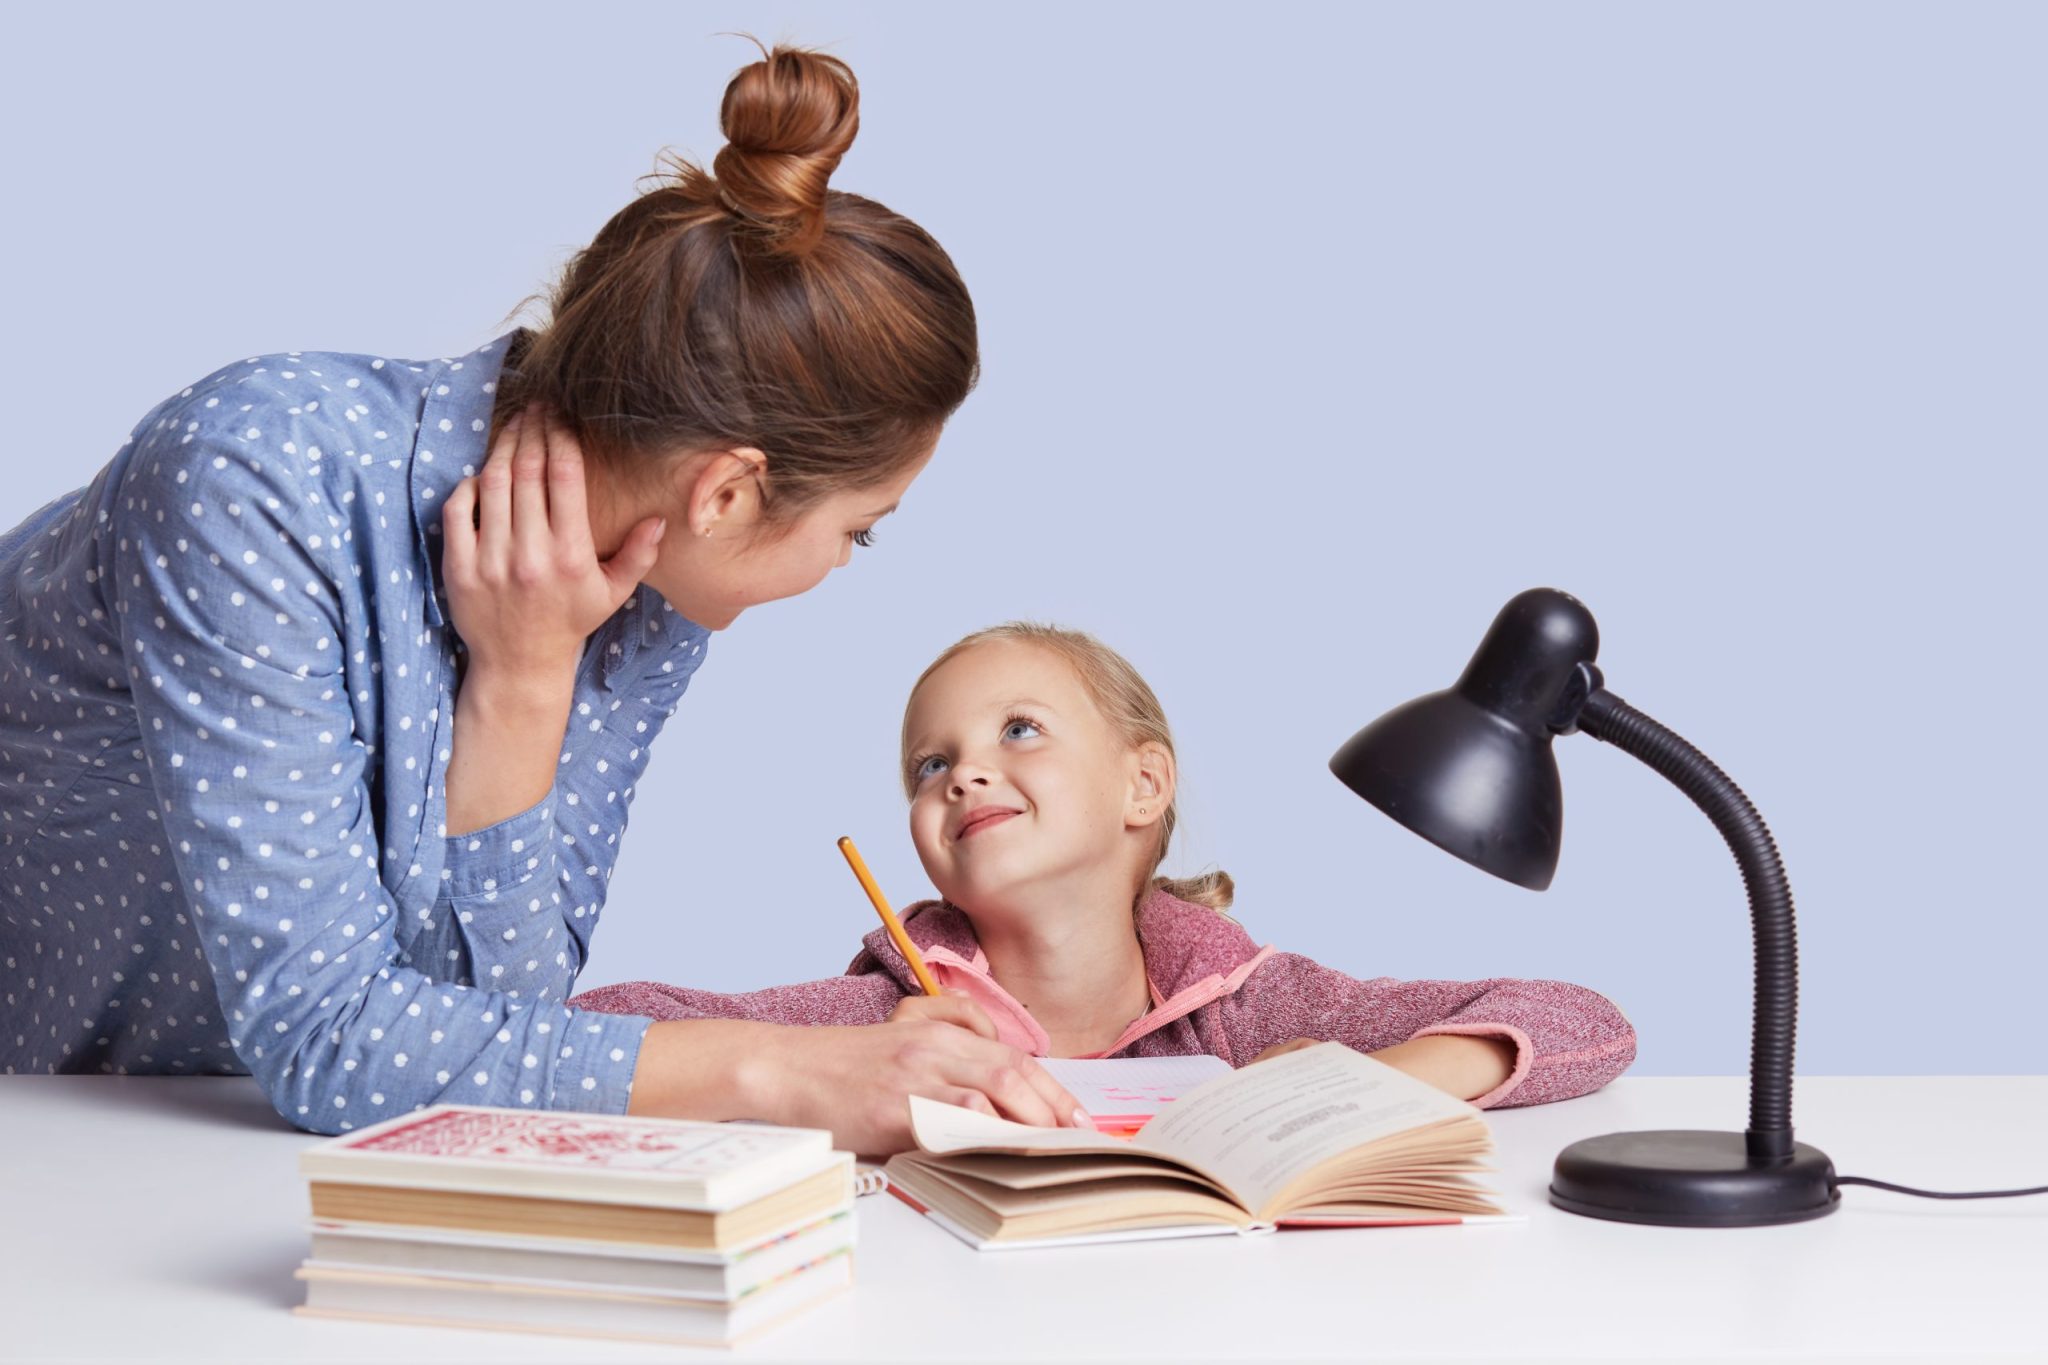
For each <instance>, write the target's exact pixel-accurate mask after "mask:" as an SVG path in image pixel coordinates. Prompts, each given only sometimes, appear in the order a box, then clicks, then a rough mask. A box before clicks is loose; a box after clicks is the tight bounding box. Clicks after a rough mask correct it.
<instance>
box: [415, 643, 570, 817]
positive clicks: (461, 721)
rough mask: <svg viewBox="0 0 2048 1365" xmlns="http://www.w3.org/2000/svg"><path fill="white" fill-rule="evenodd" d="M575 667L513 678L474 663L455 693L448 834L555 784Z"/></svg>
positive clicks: (529, 801) (520, 806) (518, 806)
mask: <svg viewBox="0 0 2048 1365" xmlns="http://www.w3.org/2000/svg"><path fill="white" fill-rule="evenodd" d="M575 691H576V673H575V670H574V669H573V668H570V669H564V670H562V671H561V672H560V673H559V674H558V675H556V676H553V677H548V678H533V677H510V676H505V675H501V674H497V673H493V672H490V671H489V670H488V669H483V668H472V669H470V670H469V673H468V674H467V676H465V677H464V678H463V680H462V685H461V689H460V690H459V691H458V692H457V693H456V696H455V741H454V748H453V751H452V752H451V753H450V755H449V758H448V776H447V783H446V784H447V789H448V790H447V803H448V817H447V818H448V835H449V837H450V838H453V837H454V836H456V835H458V834H468V833H470V832H472V831H474V830H479V829H483V828H485V827H486V826H489V825H494V824H496V823H498V822H499V821H500V820H503V819H506V818H507V817H509V816H513V815H517V814H519V812H521V811H523V810H525V809H527V808H528V807H529V806H532V805H534V804H535V803H537V802H538V801H539V800H540V799H541V798H542V797H544V796H546V795H547V794H548V792H549V790H550V789H551V788H553V786H554V784H555V766H556V764H557V763H558V762H559V761H560V759H561V755H562V733H563V730H564V728H565V727H566V726H567V725H568V722H569V703H570V700H571V699H572V698H573V697H574V696H575Z"/></svg>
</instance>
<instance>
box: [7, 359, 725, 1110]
mask: <svg viewBox="0 0 2048 1365" xmlns="http://www.w3.org/2000/svg"><path fill="white" fill-rule="evenodd" d="M509 340H510V338H509V337H500V338H499V339H497V340H496V341H494V342H492V343H490V344H489V345H487V346H484V347H482V348H480V349H478V350H477V351H475V352H472V353H470V354H469V355H466V356H463V357H460V358H457V359H453V360H439V361H431V362H416V361H404V360H386V359H377V358H372V357H368V356H353V355H336V354H328V353H316V352H305V353H299V352H293V353H290V354H286V355H271V356H258V357H253V358H251V359H249V360H246V361H242V362H240V363H238V364H235V365H230V366H228V367H226V368H224V369H222V370H220V371H218V372H216V373H215V374H213V375H211V376H208V377H207V378H206V379H204V380H201V381H200V382H199V383H197V384H195V385H193V386H192V387H190V388H188V389H185V390H183V391H182V392H180V393H178V394H176V395H174V396H173V397H171V398H169V399H166V400H165V401H164V402H163V403H161V404H159V405H158V406H157V407H156V408H155V409H154V410H153V411H151V412H150V413H149V414H148V415H147V416H145V417H144V418H143V420H142V422H141V424H140V425H138V426H137V427H136V429H135V431H134V433H133V435H132V436H131V438H130V440H129V441H128V443H127V444H125V445H124V446H123V447H122V448H121V450H120V451H119V452H118V453H117V454H116V455H115V457H114V459H113V461H112V462H111V463H110V464H109V465H108V466H107V467H106V468H105V469H104V470H102V471H101V472H100V474H99V476H98V477H97V478H96V479H94V480H93V482H92V483H91V484H89V485H88V486H87V487H85V488H83V489H80V490H78V491H77V492H74V493H71V494H68V495H66V496H65V497H62V498H59V499H57V500H56V501H55V502H53V503H51V504H50V505H49V506H47V507H44V508H43V509H41V510H40V511H38V512H36V513H35V514H34V515H32V516H30V517H29V518H28V520H27V521H25V522H23V523H22V524H21V525H20V526H18V527H15V528H14V529H13V530H11V531H8V532H7V533H6V534H5V535H4V536H0V965H4V967H5V974H4V976H0V1069H4V1070H5V1071H6V1072H8V1073H14V1072H19V1071H67V1072H75V1071H102V1072H116V1073H131V1072H160V1073H161V1072H167V1073H173V1074H177V1073H184V1074H196V1073H201V1072H211V1073H240V1072H243V1071H247V1072H250V1073H252V1074H254V1075H255V1076H256V1077H257V1078H258V1079H259V1080H260V1081H261V1082H262V1084H263V1086H264V1088H265V1090H266V1092H267V1093H268V1094H269V1096H270V1098H271V1101H272V1103H274V1104H275V1105H276V1106H277V1108H278V1112H279V1113H281V1114H282V1115H284V1117H286V1118H287V1119H289V1120H290V1121H292V1122H293V1123H295V1124H297V1125H298V1126H300V1127H301V1128H305V1129H307V1130H309V1131H313V1132H322V1133H334V1132H342V1131H346V1130H348V1129H350V1128H353V1127H357V1126H360V1125H362V1124H366V1123H371V1122H375V1121H376V1120H378V1119H380V1118H384V1117H388V1116H389V1115H391V1114H394V1113H398V1112H402V1111H404V1110H405V1109H407V1108H417V1107H419V1106H422V1105H425V1104H428V1103H432V1102H434V1101H436V1100H444V1099H445V1100H458V1101H464V1102H469V1103H478V1104H501V1105H513V1106H518V1105H528V1106H533V1107H540V1108H557V1109H584V1110H602V1111H609V1112H614V1113H617V1112H623V1111H624V1109H625V1108H626V1103H627V1099H628V1097H629V1093H630V1086H631V1080H632V1073H633V1066H634V1063H635V1062H636V1060H637V1057H638V1052H639V1043H640V1037H641V1035H642V1033H644V1031H645V1029H646V1027H647V1024H648V1020H646V1019H644V1018H634V1017H630V1016H621V1015H608V1014H597V1013H588V1012H585V1011H582V1010H572V1009H568V1008H566V1007H565V1006H564V1004H563V1003H562V1002H563V1001H565V1000H566V999H567V997H568V996H569V994H570V993H571V990H572V988H573V985H574V982H575V978H576V974H577V972H578V971H579V970H580V969H581V967H582V965H583V962H584V958H585V955H586V954H587V953H588V951H589V946H590V938H591V934H592V932H593V931H594V930H595V928H596V924H597V917H598V912H599V911H600V910H601V909H602V908H603V905H604V899H605V889H606V886H607V885H608V883H609V881H610V878H611V875H612V870H613V865H614V862H615V859H616V856H617V852H618V842H619V838H620V836H621V835H622V834H623V833H624V830H625V826H626V812H627V809H628V807H629V806H630V805H631V803H632V799H633V791H634V786H633V784H634V782H635V781H636V780H637V778H638V777H639V774H640V772H641V771H642V769H643V768H644V767H645V766H646V762H647V754H648V746H649V745H650V744H651V743H652V742H653V740H654V738H655V736H656V735H657V734H658V733H659V732H660V730H661V728H662V725H663V723H664V722H665V721H666V720H667V718H668V717H669V716H670V715H672V714H673V713H674V710H675V707H676V704H677V702H678V700H679V699H680V697H681V695H682V693H683V690H684V688H685V687H686V686H687V685H688V681H689V678H690V676H691V674H692V673H693V672H694V671H695V669H696V668H697V666H698V664H700V663H701V662H702V659H703V652H704V648H705V644H706V641H707V639H708V632H706V631H705V630H704V628H703V627H701V626H698V625H696V624H695V623H693V622H690V621H688V620H686V619H684V618H683V617H681V616H680V615H678V614H676V613H675V612H674V611H673V610H671V609H670V608H669V607H668V605H667V604H666V603H665V602H663V600H662V599H661V598H660V596H659V595H657V594H656V593H654V592H653V591H652V590H651V589H648V588H645V587H643V588H641V589H640V590H639V591H638V592H637V593H636V594H635V595H634V596H633V597H632V598H631V599H629V600H628V602H627V605H626V606H625V607H623V608H621V610H620V611H619V612H618V613H616V614H615V615H614V616H613V617H612V618H611V620H609V621H607V622H606V623H605V625H604V627H602V628H601V629H600V630H599V631H598V632H597V633H596V634H594V635H593V636H592V638H591V641H590V643H589V645H588V646H587V648H586V650H585V654H584V659H583V664H582V667H581V669H580V671H579V674H578V677H577V684H576V700H575V703H574V707H573V714H572V718H571V722H570V725H569V727H568V732H567V735H566V736H565V739H564V742H563V749H562V756H561V761H560V763H559V765H558V766H557V769H556V780H555V786H554V789H553V790H552V791H551V792H550V793H549V794H548V795H547V796H546V797H545V798H543V799H542V800H541V801H540V802H538V803H536V804H535V805H534V806H533V807H532V808H531V809H529V810H527V811H523V812H521V813H519V814H517V815H514V816H512V817H511V818H510V819H508V820H505V821H502V822H500V823H499V824H496V825H493V826H491V827H490V828H488V829H484V830H478V831H475V832H473V833H470V834H465V835H461V836H458V837H456V838H452V839H451V838H447V837H446V833H445V824H444V810H445V804H444V803H445V796H444V793H443V791H442V782H443V779H444V776H445V774H446V771H447V764H448V756H449V747H448V746H449V744H450V733H451V730H452V723H453V713H454V705H453V700H454V694H453V690H452V684H453V679H454V677H455V668H454V665H455V660H456V651H457V650H458V649H459V648H460V642H459V641H458V640H457V639H456V638H455V637H454V633H453V631H452V629H451V628H450V627H449V626H448V624H447V617H446V596H445V594H444V593H443V592H442V591H441V588H440V585H439V581H438V575H439V559H440V554H439V532H440V510H439V509H440V502H441V500H442V499H444V498H445V497H446V495H447V493H448V492H449V490H450V489H452V488H453V487H454V485H455V484H456V482H457V481H459V480H460V479H462V478H463V477H465V475H466V474H467V473H470V472H474V469H475V468H476V467H477V466H478V465H479V464H480V463H481V461H482V458H483V452H484V439H485V430H486V427H487V425H488V419H489V416H490V411H491V404H492V401H493V395H494V393H495V391H496V387H497V386H496V379H497V375H498V372H499V369H500V367H501V365H502V363H503V356H504V351H505V345H506V343H507V342H508V341H509Z"/></svg>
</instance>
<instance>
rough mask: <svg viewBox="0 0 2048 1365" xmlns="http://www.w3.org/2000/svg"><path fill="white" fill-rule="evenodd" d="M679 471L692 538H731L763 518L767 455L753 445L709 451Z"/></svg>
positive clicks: (685, 523) (686, 520)
mask: <svg viewBox="0 0 2048 1365" xmlns="http://www.w3.org/2000/svg"><path fill="white" fill-rule="evenodd" d="M677 472H678V482H679V483H680V484H681V485H682V487H681V489H680V490H679V491H680V492H681V493H682V495H683V507H684V528H685V530H686V531H687V532H688V534H689V535H691V536H692V537H695V538H697V539H702V538H704V537H706V536H709V537H711V538H712V539H714V540H715V539H718V538H720V537H721V536H726V537H729V536H730V535H731V534H732V533H733V532H734V531H736V530H740V529H742V528H747V527H751V526H753V524H754V523H755V522H757V521H759V520H760V519H761V511H762V507H763V505H764V504H763V502H762V498H763V494H764V491H765V490H764V487H763V480H764V478H765V477H766V475H767V472H768V457H767V455H765V454H763V453H762V452H761V451H759V450H756V449H755V448H754V447H752V446H735V447H734V448H733V449H731V450H713V451H709V452H707V453H706V454H705V456H704V457H703V458H702V459H700V460H697V461H693V462H691V463H690V464H686V465H684V466H683V467H682V468H681V469H680V470H678V471H677Z"/></svg>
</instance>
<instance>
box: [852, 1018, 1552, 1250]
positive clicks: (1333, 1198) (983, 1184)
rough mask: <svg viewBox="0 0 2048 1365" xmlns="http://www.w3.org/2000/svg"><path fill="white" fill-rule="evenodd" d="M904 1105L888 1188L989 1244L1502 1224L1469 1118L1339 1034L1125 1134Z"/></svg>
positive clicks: (1483, 1138) (1468, 1109)
mask: <svg viewBox="0 0 2048 1365" xmlns="http://www.w3.org/2000/svg"><path fill="white" fill-rule="evenodd" d="M910 1114H911V1130H912V1132H913V1134H914V1136H915V1137H916V1139H917V1145H918V1148H919V1149H920V1150H918V1151H915V1152H903V1153H900V1154H898V1155H896V1156H894V1157H891V1158H890V1159H889V1163H888V1165H887V1167H886V1168H885V1169H886V1170H887V1172H888V1175H889V1183H890V1186H891V1188H892V1190H894V1191H895V1192H896V1193H898V1194H899V1195H901V1196H902V1197H903V1198H904V1200H905V1202H906V1203H909V1204H911V1205H912V1206H913V1207H915V1208H917V1209H919V1210H920V1211H921V1212H924V1213H926V1214H928V1215H930V1216H931V1217H932V1218H933V1219H934V1221H936V1222H938V1223H940V1224H941V1225H942V1226H944V1227H946V1229H947V1230H948V1231H949V1232H952V1233H954V1234H955V1235H956V1236H958V1237H960V1238H961V1239H962V1240H964V1241H966V1242H968V1243H969V1244H971V1245H973V1246H976V1247H980V1248H982V1249H984V1250H995V1249H1001V1248H1004V1247H1010V1246H1027V1245H1029V1246H1046V1245H1064V1244H1071V1243H1075V1242H1094V1241H1121V1240H1125V1239H1129V1238H1138V1237H1176V1236H1188V1235H1193V1234H1197V1233H1204V1232H1266V1231H1271V1230H1272V1229H1274V1228H1275V1227H1284V1226H1344V1227H1357V1226H1372V1225H1391V1224H1408V1223H1461V1222H1474V1221H1488V1222H1494V1221H1505V1220H1507V1219H1508V1218H1509V1215H1504V1214H1502V1213H1501V1211H1500V1209H1499V1208H1497V1207H1496V1206H1495V1205H1494V1204H1493V1203H1492V1202H1491V1200H1490V1199H1489V1198H1488V1192H1487V1191H1485V1190H1484V1189H1482V1188H1480V1186H1479V1185H1478V1184H1477V1183H1476V1182H1475V1181H1474V1180H1473V1178H1472V1177H1473V1175H1474V1174H1475V1173H1476V1172H1480V1171H1485V1170H1488V1169H1491V1168H1489V1167H1487V1166H1484V1165H1481V1164H1480V1158H1482V1157H1484V1156H1485V1155H1487V1154H1488V1153H1489V1152H1490V1151H1491V1149H1492V1135H1491V1134H1490V1133H1489V1132H1488V1130H1487V1127H1486V1123H1485V1120H1483V1119H1482V1118H1481V1117H1480V1112H1479V1110H1477V1109H1474V1108H1473V1107H1472V1106H1471V1105H1469V1104H1467V1103H1465V1102H1464V1101H1463V1100H1460V1099H1456V1098H1454V1097H1453V1096H1451V1095H1448V1094H1446V1093H1444V1092H1443V1091H1441V1090H1438V1089H1437V1088H1436V1087H1435V1086H1433V1085H1430V1084H1428V1083H1427V1082H1424V1081H1419V1080H1417V1079H1415V1078H1414V1077H1412V1076H1409V1075H1408V1074H1406V1073H1405V1072H1402V1071H1399V1070H1397V1069H1395V1068H1394V1067H1391V1066H1388V1065H1387V1064H1386V1063H1384V1062H1380V1061H1375V1060H1374V1059H1373V1058H1371V1057H1367V1056H1365V1055H1364V1054H1363V1053H1359V1052H1354V1051H1353V1050H1352V1049H1350V1048H1348V1047H1345V1046H1344V1045H1343V1044H1342V1043H1322V1044H1319V1045H1318V1046H1316V1047H1311V1048H1303V1049H1301V1050H1300V1051H1298V1052H1290V1053H1286V1054H1285V1055H1283V1056H1279V1057H1275V1058H1272V1059H1270V1060H1268V1061H1264V1062H1260V1063H1258V1064H1257V1065H1254V1066H1247V1067H1244V1068H1242V1069H1240V1070H1237V1071H1233V1072H1231V1073H1229V1074H1228V1075H1224V1076H1218V1077H1216V1078H1215V1079H1214V1080H1209V1081H1204V1082H1203V1083H1201V1084H1200V1085H1198V1086H1196V1087H1195V1088H1194V1089H1192V1090H1189V1091H1187V1092H1186V1093H1184V1094H1182V1095H1181V1096H1180V1097H1179V1098H1178V1099H1176V1100H1174V1101H1173V1102H1172V1103H1171V1104H1168V1105H1166V1106H1165V1107H1164V1108H1163V1109H1162V1110H1161V1111H1160V1113H1159V1114H1158V1116H1157V1117H1155V1118H1153V1119H1151V1120H1150V1121H1149V1122H1147V1123H1146V1124H1145V1125H1144V1126H1143V1127H1142V1128H1140V1129H1139V1130H1138V1131H1137V1133H1136V1135H1134V1136H1132V1137H1129V1138H1117V1137H1110V1136H1106V1135H1103V1134H1100V1133H1092V1132H1087V1131H1085V1130H1081V1129H1074V1128H1033V1127H1031V1126H1029V1125H1027V1124H1021V1123H1011V1122H1009V1121H1008V1120H1005V1119H999V1118H992V1117H990V1116H988V1115H986V1114H979V1113H976V1112H975V1111H974V1110H971V1109H962V1108H959V1107H957V1106H955V1105H950V1104H941V1103H939V1102H938V1101H936V1100H928V1099H924V1098H922V1097H921V1096H915V1095H914V1096H912V1097H911V1100H910ZM1517 1221H1519V1220H1517Z"/></svg>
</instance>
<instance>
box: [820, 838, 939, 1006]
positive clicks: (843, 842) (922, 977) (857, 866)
mask: <svg viewBox="0 0 2048 1365" xmlns="http://www.w3.org/2000/svg"><path fill="white" fill-rule="evenodd" d="M839 851H840V852H841V853H844V854H845V855H846V865H847V866H848V867H851V868H852V869H853V875H854V876H856V877H858V878H860V889H861V890H863V891H865V892H867V893H868V899H869V900H871V901H873V902H874V903H875V913H876V914H878V915H880V916H881V917H882V923H883V924H884V925H885V926H887V928H888V930H889V937H890V938H892V939H895V940H896V950H897V951H898V952H900V953H902V954H903V956H904V957H905V958H907V959H908V960H909V962H910V970H912V971H913V972H916V973H917V984H918V985H920V986H922V987H924V993H925V994H926V995H938V994H941V992H940V990H939V983H938V982H937V981H934V980H933V979H932V973H931V969H930V968H929V967H927V966H925V965H924V959H923V958H922V957H920V956H918V952H917V945H916V944H915V943H912V942H911V941H910V935H909V934H907V933H905V932H904V930H903V921H902V920H900V919H897V918H896V912H895V911H894V910H891V909H890V908H889V902H887V901H885V900H883V899H882V888H881V887H879V886H876V885H875V879H874V877H873V876H872V875H871V874H870V873H869V872H868V865H867V864H866V863H864V862H862V861H861V857H860V850H859V849H857V848H855V847H854V846H853V840H852V839H850V838H842V839H840V841H839Z"/></svg>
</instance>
